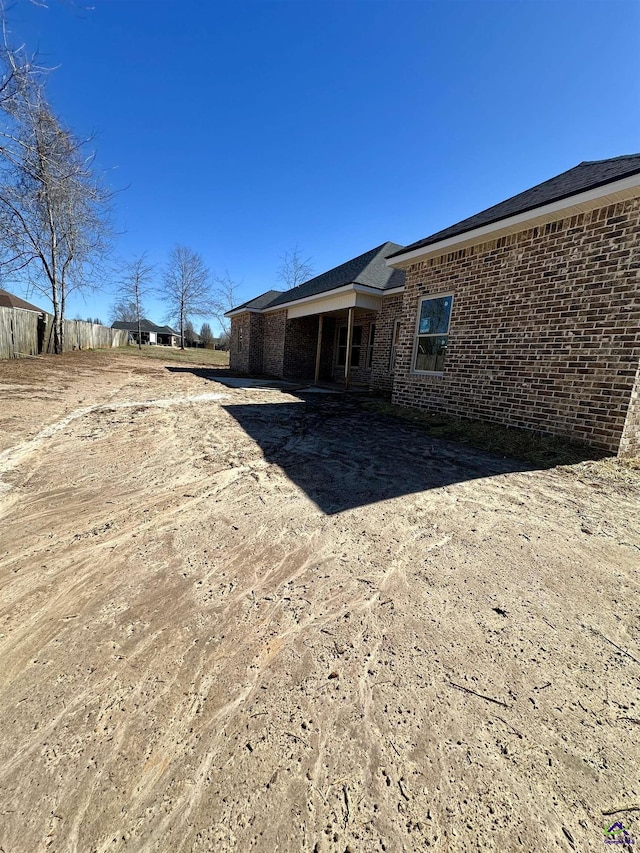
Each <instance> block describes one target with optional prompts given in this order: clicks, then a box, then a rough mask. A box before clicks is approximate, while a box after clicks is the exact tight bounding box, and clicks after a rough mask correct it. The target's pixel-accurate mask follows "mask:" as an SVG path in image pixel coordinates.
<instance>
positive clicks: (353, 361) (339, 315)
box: [283, 290, 381, 388]
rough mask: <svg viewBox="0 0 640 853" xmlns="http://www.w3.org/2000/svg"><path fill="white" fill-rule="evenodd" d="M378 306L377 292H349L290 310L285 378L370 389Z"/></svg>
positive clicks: (284, 361) (293, 306) (287, 326)
mask: <svg viewBox="0 0 640 853" xmlns="http://www.w3.org/2000/svg"><path fill="white" fill-rule="evenodd" d="M380 306H381V298H380V296H378V295H377V294H375V295H373V294H369V293H358V292H356V291H353V290H351V291H350V292H348V293H344V294H340V295H332V296H325V297H324V298H320V299H316V300H313V301H312V302H309V303H307V304H302V305H292V306H291V307H289V308H288V311H287V323H286V336H285V351H284V360H283V368H284V375H285V376H288V377H291V378H293V379H298V380H305V381H313V382H314V383H316V384H318V383H322V382H338V383H340V384H343V385H344V386H345V387H346V388H349V387H350V386H366V387H369V385H370V384H371V371H372V365H373V352H374V342H375V334H376V318H377V315H378V312H379V310H380Z"/></svg>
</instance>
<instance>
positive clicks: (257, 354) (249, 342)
mask: <svg viewBox="0 0 640 853" xmlns="http://www.w3.org/2000/svg"><path fill="white" fill-rule="evenodd" d="M263 326H264V317H263V315H262V314H254V313H250V312H248V311H246V312H245V313H243V314H238V315H236V316H235V317H232V318H231V340H230V343H229V368H230V369H231V370H233V371H235V372H237V373H262V362H263V355H262V353H263V341H264V329H263Z"/></svg>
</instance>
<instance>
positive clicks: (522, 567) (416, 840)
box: [0, 353, 640, 853]
mask: <svg viewBox="0 0 640 853" xmlns="http://www.w3.org/2000/svg"><path fill="white" fill-rule="evenodd" d="M0 403H1V405H0V480H1V483H0V580H1V584H2V595H1V599H0V850H1V851H3V853H23V851H24V853H34V851H78V853H89V851H132V853H138V852H139V851H171V853H173V852H174V851H206V852H207V853H209V851H215V853H219V851H242V853H245V851H250V850H255V851H261V852H262V851H264V852H265V853H267V851H269V853H271V851H293V853H296V852H297V851H309V853H312V851H320V853H329V851H335V853H347V851H351V853H371V852H372V851H388V852H389V853H396V851H417V850H424V849H435V850H442V851H476V850H490V851H511V850H520V849H522V850H524V851H551V850H566V851H573V850H577V851H590V850H602V849H609V848H603V844H604V840H605V835H604V831H603V827H606V826H608V825H611V823H612V822H614V821H616V820H620V821H621V822H622V823H623V824H624V826H625V828H626V829H627V830H628V831H629V833H630V835H631V836H632V837H635V838H636V839H637V843H638V844H640V781H639V776H638V767H639V766H640V747H639V744H640V692H639V687H640V620H639V615H640V614H639V611H640V594H639V593H640V513H639V498H640V484H639V483H638V481H637V480H635V481H634V477H633V476H632V475H631V474H630V475H628V476H627V475H625V476H622V475H620V476H616V466H615V465H612V464H610V463H609V465H608V466H607V465H603V464H602V463H589V462H587V463H581V464H579V465H576V466H572V467H570V468H555V469H552V470H546V471H545V470H526V467H525V466H523V465H519V464H518V463H513V462H511V461H509V460H507V459H499V458H496V457H491V456H487V455H483V454H481V453H478V452H475V451H472V450H470V449H468V448H464V447H463V446H462V445H454V444H450V443H445V442H440V441H438V440H435V439H431V438H428V437H427V436H426V435H425V434H424V433H422V432H420V430H419V429H418V428H416V427H415V426H413V425H411V424H408V423H406V422H399V421H396V420H394V419H391V418H389V417H385V416H382V415H375V414H372V413H363V412H362V411H360V410H359V409H358V407H357V406H356V404H355V403H354V402H352V401H349V400H346V399H345V398H341V397H335V396H323V395H310V396H308V397H305V396H304V394H288V393H282V392H280V391H269V390H264V389H260V390H252V389H231V388H227V387H225V386H223V385H222V384H220V383H219V382H217V381H215V378H212V377H211V376H210V375H209V376H207V374H206V372H199V371H197V370H196V371H195V372H194V370H193V369H192V367H191V366H190V365H179V364H176V363H175V362H172V363H171V364H170V365H168V366H165V365H164V364H163V363H162V362H161V361H158V360H153V361H151V360H144V359H140V358H135V357H132V356H128V355H122V354H111V353H70V354H68V355H66V356H63V357H59V358H57V359H55V358H53V357H52V358H49V359H46V360H41V361H35V360H33V361H32V360H24V361H19V362H3V363H0Z"/></svg>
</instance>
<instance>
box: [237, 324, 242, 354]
mask: <svg viewBox="0 0 640 853" xmlns="http://www.w3.org/2000/svg"><path fill="white" fill-rule="evenodd" d="M238 352H242V326H238Z"/></svg>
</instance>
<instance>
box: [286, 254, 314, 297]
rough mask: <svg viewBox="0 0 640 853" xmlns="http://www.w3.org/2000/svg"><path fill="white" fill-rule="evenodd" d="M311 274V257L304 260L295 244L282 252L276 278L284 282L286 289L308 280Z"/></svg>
mask: <svg viewBox="0 0 640 853" xmlns="http://www.w3.org/2000/svg"><path fill="white" fill-rule="evenodd" d="M312 275H313V264H312V263H311V258H310V257H309V258H307V259H306V260H305V259H304V258H303V252H301V251H300V249H299V248H298V246H297V245H296V246H294V247H293V249H289V250H288V251H287V252H285V253H284V255H283V256H282V263H281V264H280V266H279V267H278V280H279V281H281V282H282V283H283V284H284V286H285V289H286V290H291V288H293V287H297V286H298V285H299V284H302V283H303V282H305V281H308V280H309V279H310V278H311V276H312Z"/></svg>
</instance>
